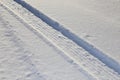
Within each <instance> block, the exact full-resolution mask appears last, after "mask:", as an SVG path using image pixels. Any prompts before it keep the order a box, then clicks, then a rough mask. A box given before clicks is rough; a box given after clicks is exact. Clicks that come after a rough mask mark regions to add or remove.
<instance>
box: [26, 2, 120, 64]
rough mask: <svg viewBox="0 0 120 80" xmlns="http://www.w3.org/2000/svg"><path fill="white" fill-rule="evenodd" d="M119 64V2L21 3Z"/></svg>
mask: <svg viewBox="0 0 120 80" xmlns="http://www.w3.org/2000/svg"><path fill="white" fill-rule="evenodd" d="M25 1H26V2H27V3H29V4H31V5H32V6H33V7H35V8H36V9H38V10H39V11H41V12H43V13H44V14H46V15H47V16H49V17H50V18H52V19H53V20H55V21H57V22H59V23H60V24H62V25H63V26H64V27H66V28H67V29H69V30H70V31H71V32H73V33H75V34H76V35H77V36H79V37H81V38H83V39H84V40H86V41H87V42H88V43H90V44H92V45H93V46H95V47H96V48H97V49H99V50H100V51H102V52H103V53H105V54H106V55H108V56H109V57H111V58H113V59H114V60H116V61H117V62H119V63H120V51H119V50H120V45H119V43H120V37H119V35H120V27H119V26H120V22H119V18H120V17H119V16H120V15H119V13H120V3H119V0H100V1H99V0H89V1H88V0H84V1H83V0H71V1H69V0H51V1H49V0H40V1H38V0H34V1H33V0H25Z"/></svg>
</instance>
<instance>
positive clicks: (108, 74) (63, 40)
mask: <svg viewBox="0 0 120 80" xmlns="http://www.w3.org/2000/svg"><path fill="white" fill-rule="evenodd" d="M3 4H4V5H5V6H6V7H7V8H9V9H10V11H13V13H15V14H17V16H19V17H20V18H21V19H23V20H24V21H25V22H26V23H28V24H29V25H30V26H31V28H32V29H33V31H36V33H39V34H42V35H43V36H44V37H45V38H46V39H48V40H49V41H50V42H51V43H52V44H53V45H55V46H56V47H57V48H59V49H60V50H62V51H63V52H64V53H65V54H66V55H67V56H69V57H70V58H71V59H73V60H74V62H75V63H77V64H79V65H80V66H81V67H82V68H83V69H84V70H86V71H87V72H88V73H89V74H91V75H92V76H93V77H95V78H97V79H98V80H120V75H119V74H118V73H116V72H115V71H114V70H112V69H110V68H109V67H108V65H106V64H105V63H103V62H101V61H100V60H99V59H98V58H96V57H94V56H93V55H91V54H90V53H89V51H86V50H85V49H84V48H83V47H81V46H79V45H78V44H76V43H75V41H73V40H71V39H69V38H68V37H66V36H65V35H63V31H62V32H61V31H59V30H56V29H55V28H53V27H50V26H49V25H48V24H46V23H45V22H43V21H42V20H41V19H40V18H38V17H36V16H35V15H33V14H32V13H31V12H30V11H28V10H27V9H25V8H23V7H22V6H20V5H18V4H17V3H15V2H14V1H12V0H8V1H4V0H3ZM63 30H64V29H63ZM65 32H66V31H65ZM67 32H69V31H67ZM72 38H73V37H72Z"/></svg>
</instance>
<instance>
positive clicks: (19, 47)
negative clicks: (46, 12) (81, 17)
mask: <svg viewBox="0 0 120 80" xmlns="http://www.w3.org/2000/svg"><path fill="white" fill-rule="evenodd" d="M0 13H1V14H0V79H1V80H81V79H82V80H120V75H119V73H117V72H116V71H114V69H112V68H110V67H109V66H108V65H106V64H105V63H103V62H102V61H100V60H99V59H97V58H96V57H95V56H92V55H91V54H90V53H89V52H88V51H86V50H85V49H83V48H82V47H81V46H79V45H77V44H76V43H75V42H74V41H72V40H71V39H69V38H68V37H66V36H64V34H63V33H61V32H60V31H58V30H55V29H54V28H52V27H50V26H49V25H47V24H46V23H45V22H43V21H42V20H41V19H40V18H38V17H36V16H35V15H33V13H31V12H30V11H28V10H27V9H26V8H24V7H22V6H21V5H20V4H18V3H16V2H14V1H13V0H8V1H4V0H1V5H0ZM113 67H114V66H113ZM118 68H119V66H118ZM116 69H117V67H116ZM8 74H9V75H8Z"/></svg>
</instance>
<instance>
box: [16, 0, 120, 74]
mask: <svg viewBox="0 0 120 80" xmlns="http://www.w3.org/2000/svg"><path fill="white" fill-rule="evenodd" d="M14 1H16V2H17V3H19V4H20V5H22V6H23V7H24V8H26V9H28V10H29V11H30V12H31V13H33V14H34V15H35V16H37V17H38V18H40V19H42V20H43V21H44V22H45V23H47V24H48V25H50V27H52V28H54V29H55V30H57V31H59V32H61V33H62V34H63V35H64V36H66V37H67V38H69V39H71V40H72V41H74V42H75V43H76V44H77V45H79V46H80V47H82V48H84V49H85V50H86V51H88V52H89V53H90V54H91V55H92V56H94V57H96V58H98V59H99V60H100V61H102V62H103V63H104V64H106V65H107V66H108V67H110V68H112V69H113V70H115V71H116V72H118V73H119V74H120V63H118V62H116V61H115V60H114V59H112V58H110V57H109V56H107V55H105V54H104V53H103V52H101V51H100V50H98V49H97V48H95V47H94V46H92V45H91V44H89V43H87V42H86V41H84V40H83V39H82V38H79V37H78V36H76V35H75V34H74V33H72V32H70V31H69V30H67V29H66V28H64V27H63V26H62V25H60V24H59V23H58V22H56V21H54V20H52V19H50V18H49V17H47V16H46V15H44V14H43V13H42V12H40V11H38V10H36V9H35V8H33V7H32V6H30V5H29V4H27V3H26V2H25V1H21V0H14Z"/></svg>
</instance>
